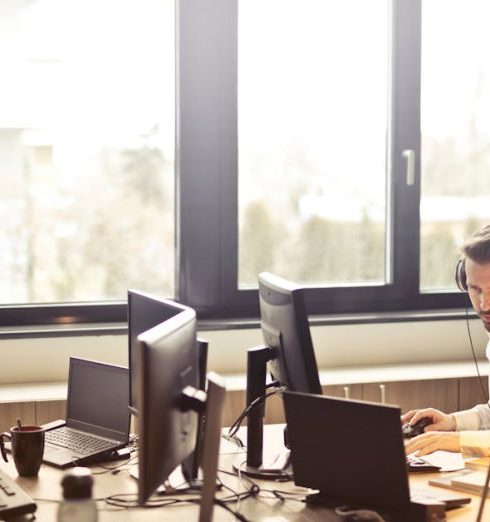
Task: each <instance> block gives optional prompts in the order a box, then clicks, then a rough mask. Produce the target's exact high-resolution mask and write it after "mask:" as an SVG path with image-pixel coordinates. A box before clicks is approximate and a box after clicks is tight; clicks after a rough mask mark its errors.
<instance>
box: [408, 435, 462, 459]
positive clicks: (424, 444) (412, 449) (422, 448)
mask: <svg viewBox="0 0 490 522" xmlns="http://www.w3.org/2000/svg"><path fill="white" fill-rule="evenodd" d="M437 450H445V451H454V452H458V451H461V445H460V442H459V433H458V432H454V431H448V432H444V431H428V432H426V433H422V435H419V436H417V437H414V438H413V439H410V440H408V441H407V442H406V443H405V452H406V454H407V455H409V454H410V453H415V456H417V457H422V456H423V455H428V454H429V453H432V452H434V451H437Z"/></svg>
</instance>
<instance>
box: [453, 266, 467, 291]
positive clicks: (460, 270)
mask: <svg viewBox="0 0 490 522" xmlns="http://www.w3.org/2000/svg"><path fill="white" fill-rule="evenodd" d="M455 280H456V284H457V285H458V288H459V289H460V290H461V292H467V291H468V285H467V283H466V269H465V266H464V259H460V260H459V261H458V264H457V265H456V273H455Z"/></svg>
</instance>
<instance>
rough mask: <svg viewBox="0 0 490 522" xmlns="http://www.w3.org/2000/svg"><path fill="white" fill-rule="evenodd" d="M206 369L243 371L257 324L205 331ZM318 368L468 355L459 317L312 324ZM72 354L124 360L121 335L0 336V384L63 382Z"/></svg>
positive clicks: (475, 331)
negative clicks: (456, 318) (389, 321)
mask: <svg viewBox="0 0 490 522" xmlns="http://www.w3.org/2000/svg"><path fill="white" fill-rule="evenodd" d="M470 326H471V331H472V337H473V343H474V346H475V350H476V352H477V356H478V358H483V357H484V348H485V345H486V342H487V336H486V334H485V331H484V329H483V327H482V326H481V323H480V321H479V320H472V321H471V322H470ZM200 336H201V337H203V338H204V339H207V340H208V341H209V342H210V354H209V369H212V370H215V371H217V372H220V373H224V374H230V373H243V372H245V367H246V349H247V348H248V347H251V346H256V345H258V344H261V342H262V341H261V335H260V331H259V330H258V329H257V330H256V329H245V330H223V331H205V332H201V333H200ZM312 336H313V342H314V345H315V351H316V356H317V361H318V366H319V367H320V369H321V368H331V367H344V366H364V365H365V366H377V365H387V364H402V363H416V362H438V361H441V362H442V361H444V362H447V361H459V360H471V358H472V356H471V348H470V344H469V341H468V334H467V330H466V323H465V321H463V320H452V321H433V322H430V321H421V322H407V323H376V324H361V325H357V324H356V325H336V326H315V327H312ZM70 355H76V356H79V357H84V358H92V359H96V360H102V361H107V362H114V363H119V364H127V339H126V337H125V336H122V335H121V336H108V335H104V336H94V337H87V336H85V337H56V338H39V339H11V340H3V341H0V384H7V383H27V382H54V381H64V380H66V376H67V369H68V357H69V356H70Z"/></svg>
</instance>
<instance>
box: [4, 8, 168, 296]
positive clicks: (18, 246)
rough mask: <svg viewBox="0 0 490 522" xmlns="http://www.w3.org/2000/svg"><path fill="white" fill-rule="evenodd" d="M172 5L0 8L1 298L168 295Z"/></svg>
mask: <svg viewBox="0 0 490 522" xmlns="http://www.w3.org/2000/svg"><path fill="white" fill-rule="evenodd" d="M173 10H174V6H173V3H172V2H171V1H163V2H162V1H157V0H143V1H140V0H138V1H136V0H135V1H130V2H118V1H115V0H114V1H105V2H102V3H101V2H98V1H95V0H91V1H84V2H78V3H75V4H74V3H72V2H71V3H70V4H69V5H68V4H67V3H66V2H64V1H62V0H36V1H34V2H24V1H22V0H18V1H14V2H7V3H2V4H1V6H0V16H1V18H2V40H3V43H2V46H1V47H2V49H3V52H0V64H1V66H2V71H3V74H2V77H3V80H2V87H0V89H1V92H2V97H1V101H0V104H1V109H0V113H1V116H0V118H1V120H0V184H1V186H2V191H1V194H2V196H1V198H0V214H1V216H0V222H1V223H2V225H1V227H0V245H1V250H2V256H1V259H2V261H1V272H2V281H3V282H2V295H1V300H2V303H13V304H17V303H51V302H76V301H103V300H111V299H125V295H126V289H127V288H128V287H136V288H141V289H146V290H151V291H158V292H163V293H166V294H167V295H173V294H174V280H173V277H174V257H175V256H174V243H175V240H174V236H175V234H174V186H173V185H174V181H173V180H174V147H175V145H174V144H175V137H174V134H175V132H174V113H175V103H174V99H175V81H174V68H175V65H174V64H175V58H174V56H175V49H174V48H175V45H174V33H175V31H174V13H173ZM6 50H8V51H7V52H6Z"/></svg>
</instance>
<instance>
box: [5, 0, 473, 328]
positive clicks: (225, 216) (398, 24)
mask: <svg viewBox="0 0 490 522" xmlns="http://www.w3.org/2000/svg"><path fill="white" fill-rule="evenodd" d="M391 19H392V24H393V25H392V28H391V31H390V36H391V42H392V44H391V52H392V55H391V73H392V74H391V80H390V81H391V99H390V100H389V103H390V115H391V118H390V122H389V131H388V143H387V159H388V162H387V164H388V174H387V176H388V178H387V181H388V182H387V202H388V205H387V208H388V211H387V227H386V228H387V230H386V235H387V237H386V245H387V253H386V261H387V264H386V266H387V274H386V276H387V277H386V278H387V281H388V283H387V284H384V285H381V284H380V285H374V284H369V285H362V286H360V285H349V286H342V287H339V286H337V287H334V286H331V287H327V286H325V287H307V288H306V289H305V297H306V302H307V308H308V312H309V313H311V314H342V313H350V314H352V313H366V312H386V311H391V312H393V311H410V310H414V311H415V310H429V309H450V308H456V307H462V306H464V300H463V299H462V297H461V295H459V294H458V292H450V291H448V292H441V293H425V292H424V293H421V292H420V291H419V279H420V274H419V254H420V252H419V244H420V217H419V206H420V186H421V185H420V144H421V138H420V74H421V0H392V2H391ZM237 33H238V0H201V1H199V2H187V1H183V0H176V154H175V158H176V184H175V186H176V191H175V202H176V205H175V208H176V237H175V247H176V248H175V252H176V263H175V267H176V268H175V288H176V296H175V299H176V300H178V301H180V302H182V303H186V304H187V305H189V306H192V307H194V308H195V309H196V311H197V313H198V317H200V318H201V319H220V320H221V319H230V318H235V319H237V318H242V319H244V318H251V317H258V315H259V310H258V292H257V289H244V290H239V289H238V279H237V278H238V128H237V123H238V118H237V86H238V63H237V56H238V52H237V46H238V34H237ZM405 149H411V150H413V151H414V153H415V182H414V183H413V185H407V183H406V181H405V179H406V159H405V158H404V157H403V151H404V150H405ZM123 321H126V304H125V303H124V302H122V301H117V302H114V301H99V302H93V303H54V304H32V305H15V306H8V305H4V306H1V307H0V324H1V325H2V326H19V325H42V324H67V323H69V324H83V323H111V322H123Z"/></svg>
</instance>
